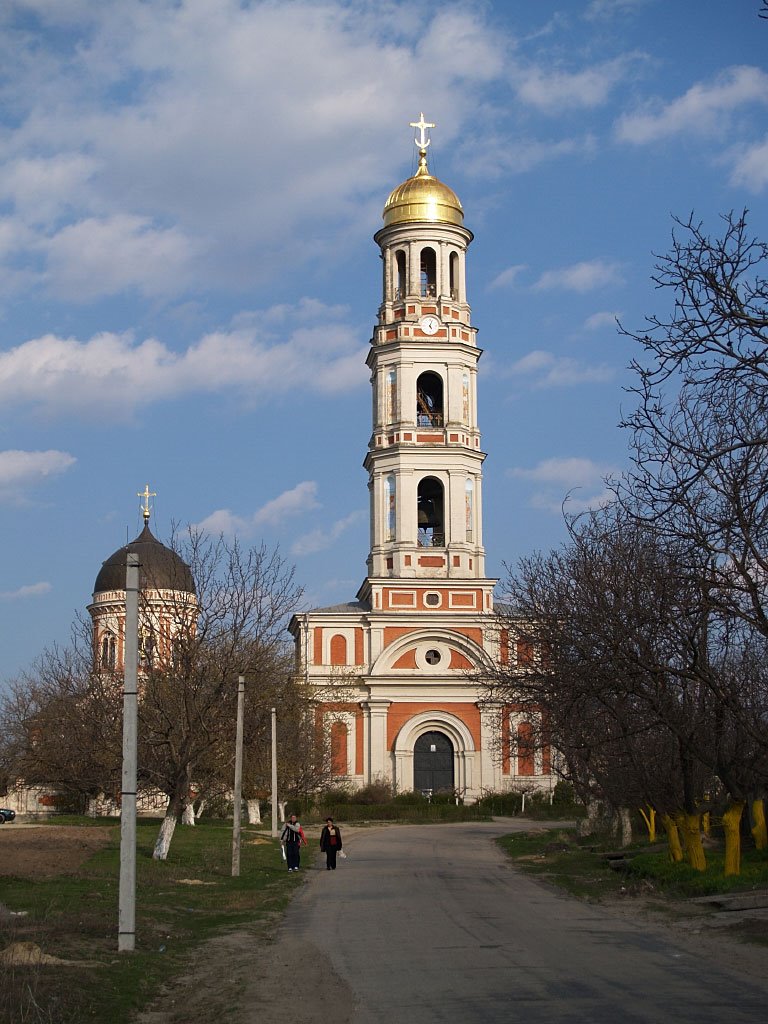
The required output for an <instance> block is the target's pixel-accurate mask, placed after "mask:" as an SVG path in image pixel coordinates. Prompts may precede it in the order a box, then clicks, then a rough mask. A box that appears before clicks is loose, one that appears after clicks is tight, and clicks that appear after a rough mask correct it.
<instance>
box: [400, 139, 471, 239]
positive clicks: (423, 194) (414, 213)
mask: <svg viewBox="0 0 768 1024" xmlns="http://www.w3.org/2000/svg"><path fill="white" fill-rule="evenodd" d="M382 216H383V218H384V226H385V227H389V226H390V225H391V224H410V223H413V222H415V221H430V222H432V223H441V224H463V223H464V210H463V208H462V205H461V203H460V202H459V197H458V196H457V195H456V193H455V192H454V191H453V189H451V188H449V187H448V186H447V185H445V184H444V183H443V182H442V181H440V180H439V179H438V178H435V177H434V175H432V174H430V173H429V169H428V167H427V158H426V154H425V153H424V152H422V153H421V159H420V160H419V167H418V170H417V171H416V173H415V174H414V175H413V177H411V178H408V180H407V181H404V182H403V183H402V185H398V186H397V188H396V189H394V190H393V191H392V192H391V193H390V196H389V199H387V201H386V203H385V205H384V213H383V214H382Z"/></svg>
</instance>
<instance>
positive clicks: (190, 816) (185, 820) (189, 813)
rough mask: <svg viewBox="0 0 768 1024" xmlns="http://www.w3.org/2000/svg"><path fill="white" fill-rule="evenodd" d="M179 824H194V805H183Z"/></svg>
mask: <svg viewBox="0 0 768 1024" xmlns="http://www.w3.org/2000/svg"><path fill="white" fill-rule="evenodd" d="M181 824H182V825H194V824H195V805H194V804H193V803H191V802H190V803H188V804H185V805H184V810H183V811H182V812H181Z"/></svg>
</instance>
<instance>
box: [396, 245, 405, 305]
mask: <svg viewBox="0 0 768 1024" xmlns="http://www.w3.org/2000/svg"><path fill="white" fill-rule="evenodd" d="M407 290H408V278H407V276H406V262H405V253H404V252H403V250H402V249H398V250H397V252H396V253H395V298H396V299H404V298H405V294H406V292H407Z"/></svg>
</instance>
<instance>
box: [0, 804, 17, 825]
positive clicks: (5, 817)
mask: <svg viewBox="0 0 768 1024" xmlns="http://www.w3.org/2000/svg"><path fill="white" fill-rule="evenodd" d="M15 817H16V811H12V810H11V808H10V807H0V818H2V821H0V825H4V824H5V822H6V821H13V819H14V818H15Z"/></svg>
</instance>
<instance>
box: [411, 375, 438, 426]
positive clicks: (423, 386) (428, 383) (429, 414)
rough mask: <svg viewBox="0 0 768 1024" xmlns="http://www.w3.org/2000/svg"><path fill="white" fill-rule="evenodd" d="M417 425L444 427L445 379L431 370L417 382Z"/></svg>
mask: <svg viewBox="0 0 768 1024" xmlns="http://www.w3.org/2000/svg"><path fill="white" fill-rule="evenodd" d="M416 423H417V425H418V426H420V427H442V425H443V379H442V377H440V376H439V374H437V373H432V372H431V371H430V370H427V372H426V373H422V374H421V375H420V376H419V379H418V380H417V381H416Z"/></svg>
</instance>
